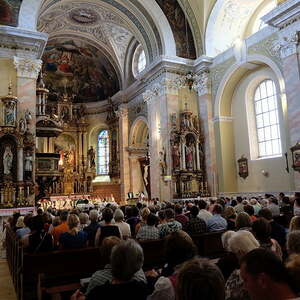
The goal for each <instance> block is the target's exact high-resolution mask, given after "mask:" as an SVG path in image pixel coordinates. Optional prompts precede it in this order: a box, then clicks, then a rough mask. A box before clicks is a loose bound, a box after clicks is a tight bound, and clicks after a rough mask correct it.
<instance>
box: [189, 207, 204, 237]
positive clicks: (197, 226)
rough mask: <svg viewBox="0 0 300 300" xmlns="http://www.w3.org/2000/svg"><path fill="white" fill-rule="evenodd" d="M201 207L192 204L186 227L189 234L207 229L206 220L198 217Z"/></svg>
mask: <svg viewBox="0 0 300 300" xmlns="http://www.w3.org/2000/svg"><path fill="white" fill-rule="evenodd" d="M198 214H199V208H198V207H197V206H195V205H194V206H192V207H191V209H190V219H189V222H188V224H187V227H186V231H187V232H188V233H189V234H200V233H204V232H206V231H207V228H206V223H205V221H204V220H202V219H200V218H199V217H198Z"/></svg>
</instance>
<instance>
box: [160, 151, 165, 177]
mask: <svg viewBox="0 0 300 300" xmlns="http://www.w3.org/2000/svg"><path fill="white" fill-rule="evenodd" d="M159 155H160V161H159V164H160V167H161V175H163V176H164V175H166V174H167V162H166V151H165V148H162V151H160V152H159Z"/></svg>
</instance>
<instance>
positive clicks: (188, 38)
mask: <svg viewBox="0 0 300 300" xmlns="http://www.w3.org/2000/svg"><path fill="white" fill-rule="evenodd" d="M156 2H157V3H158V4H159V6H160V7H161V9H162V10H163V12H164V14H165V15H166V17H167V19H168V21H169V23H170V26H171V29H172V32H173V35H174V38H175V43H176V55H177V56H179V57H183V58H190V59H195V58H196V50H195V45H194V39H193V35H192V32H191V28H190V25H189V23H188V22H187V20H186V19H185V15H184V12H183V10H182V9H181V7H180V5H179V4H178V2H177V0H156Z"/></svg>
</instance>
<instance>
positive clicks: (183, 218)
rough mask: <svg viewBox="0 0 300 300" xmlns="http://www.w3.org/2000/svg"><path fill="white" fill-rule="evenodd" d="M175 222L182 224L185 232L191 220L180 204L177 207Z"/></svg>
mask: <svg viewBox="0 0 300 300" xmlns="http://www.w3.org/2000/svg"><path fill="white" fill-rule="evenodd" d="M175 220H176V221H177V222H179V223H181V225H182V229H183V230H185V229H186V227H187V225H188V222H189V218H188V217H187V216H185V215H184V214H183V213H182V206H181V205H180V204H176V205H175Z"/></svg>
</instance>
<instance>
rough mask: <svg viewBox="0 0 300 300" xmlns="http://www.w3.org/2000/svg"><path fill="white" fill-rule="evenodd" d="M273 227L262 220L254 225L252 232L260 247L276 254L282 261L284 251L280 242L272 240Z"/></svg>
mask: <svg viewBox="0 0 300 300" xmlns="http://www.w3.org/2000/svg"><path fill="white" fill-rule="evenodd" d="M271 231H272V229H271V225H270V223H269V222H268V221H267V220H266V219H264V218H260V219H258V220H257V221H255V222H254V223H253V225H252V232H253V233H254V235H255V237H256V239H257V240H258V241H259V244H260V247H261V248H265V249H267V250H270V251H272V252H274V253H275V254H276V255H277V256H278V257H279V258H280V259H282V250H281V247H280V245H279V244H278V242H277V241H276V240H274V239H271Z"/></svg>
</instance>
